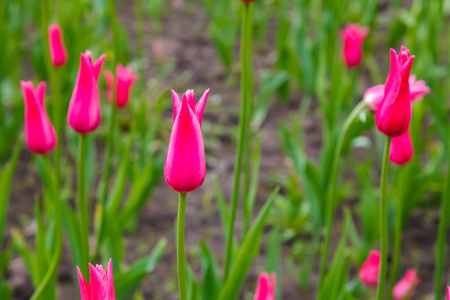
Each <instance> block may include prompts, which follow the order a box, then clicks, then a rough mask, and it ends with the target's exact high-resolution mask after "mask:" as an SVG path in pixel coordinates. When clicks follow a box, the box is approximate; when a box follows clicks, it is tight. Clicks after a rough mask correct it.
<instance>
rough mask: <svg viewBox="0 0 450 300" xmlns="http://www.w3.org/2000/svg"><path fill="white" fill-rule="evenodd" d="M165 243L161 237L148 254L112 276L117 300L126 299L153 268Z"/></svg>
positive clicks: (164, 247)
mask: <svg viewBox="0 0 450 300" xmlns="http://www.w3.org/2000/svg"><path fill="white" fill-rule="evenodd" d="M166 245H167V240H166V239H164V238H163V239H161V240H160V241H159V242H158V244H157V245H156V246H155V248H154V249H153V251H152V253H151V254H150V255H149V256H147V257H144V258H142V259H140V260H138V261H136V262H134V263H133V264H132V265H131V266H130V268H129V269H128V270H127V271H125V272H122V273H119V274H117V275H115V276H114V277H115V278H114V288H115V291H116V297H117V299H118V300H121V299H127V297H128V296H129V295H130V294H131V293H132V292H133V291H134V290H135V289H136V288H137V287H138V286H139V284H140V282H141V281H142V279H144V277H145V276H147V275H148V274H150V273H151V272H152V271H153V270H154V269H155V266H156V264H157V263H158V261H159V260H160V259H161V258H162V256H163V255H164V251H165V249H166Z"/></svg>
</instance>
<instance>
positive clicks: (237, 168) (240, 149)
mask: <svg viewBox="0 0 450 300" xmlns="http://www.w3.org/2000/svg"><path fill="white" fill-rule="evenodd" d="M251 5H252V4H249V3H243V9H242V11H243V15H242V33H241V111H240V115H239V139H238V144H237V150H236V158H235V165H234V174H233V175H234V182H233V191H232V194H231V217H230V223H229V228H228V231H227V235H228V236H227V238H226V240H225V243H226V249H225V264H224V275H223V281H224V282H225V281H226V279H227V276H228V273H229V271H230V267H231V255H232V253H231V252H232V248H233V247H232V245H233V233H234V223H235V221H236V212H237V206H238V198H239V183H240V177H241V167H242V166H241V165H242V157H243V154H244V144H245V139H246V129H247V128H246V126H247V125H248V123H247V117H248V112H247V110H248V107H249V105H248V103H247V101H249V99H248V93H247V74H248V72H247V71H248V70H247V67H248V64H247V63H246V60H245V57H246V51H247V48H246V47H247V39H246V34H245V33H246V32H247V28H246V27H247V26H248V22H247V19H248V17H249V12H250V8H249V6H251Z"/></svg>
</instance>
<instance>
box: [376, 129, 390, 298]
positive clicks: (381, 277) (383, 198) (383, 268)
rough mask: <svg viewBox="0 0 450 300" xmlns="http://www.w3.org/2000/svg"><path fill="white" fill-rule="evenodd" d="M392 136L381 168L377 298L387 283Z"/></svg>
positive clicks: (388, 140)
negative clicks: (388, 199) (379, 253)
mask: <svg viewBox="0 0 450 300" xmlns="http://www.w3.org/2000/svg"><path fill="white" fill-rule="evenodd" d="M391 140H392V138H391V137H387V139H386V146H385V148H384V154H383V167H382V170H381V182H380V185H381V195H380V236H381V247H380V248H381V257H380V273H379V274H378V286H377V298H376V299H377V300H382V299H383V298H384V286H385V285H386V275H387V274H386V273H387V262H388V250H389V249H388V242H389V240H388V228H387V187H388V174H389V150H390V148H391Z"/></svg>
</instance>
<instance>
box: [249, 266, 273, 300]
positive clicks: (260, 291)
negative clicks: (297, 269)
mask: <svg viewBox="0 0 450 300" xmlns="http://www.w3.org/2000/svg"><path fill="white" fill-rule="evenodd" d="M276 279H277V278H276V275H275V273H271V274H270V275H269V274H267V273H266V272H264V273H262V274H261V275H260V276H259V278H258V285H257V286H256V291H255V296H254V297H253V300H275V288H276V281H277V280H276Z"/></svg>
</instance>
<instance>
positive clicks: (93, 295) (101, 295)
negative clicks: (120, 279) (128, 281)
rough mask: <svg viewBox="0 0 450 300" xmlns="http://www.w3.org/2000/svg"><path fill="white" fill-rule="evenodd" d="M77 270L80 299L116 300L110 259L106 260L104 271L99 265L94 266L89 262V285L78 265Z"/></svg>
mask: <svg viewBox="0 0 450 300" xmlns="http://www.w3.org/2000/svg"><path fill="white" fill-rule="evenodd" d="M77 271H78V281H79V283H80V294H81V300H100V299H101V300H116V295H115V292H114V280H113V271H112V261H111V259H110V260H109V262H108V267H107V269H106V272H105V269H103V267H102V266H101V265H97V266H95V267H94V266H93V265H91V264H89V274H90V277H91V284H90V285H89V284H88V283H87V282H86V280H85V279H84V277H83V274H81V271H80V269H79V268H78V267H77Z"/></svg>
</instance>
